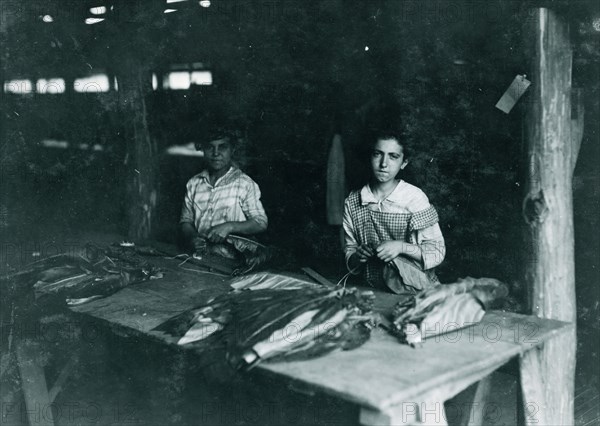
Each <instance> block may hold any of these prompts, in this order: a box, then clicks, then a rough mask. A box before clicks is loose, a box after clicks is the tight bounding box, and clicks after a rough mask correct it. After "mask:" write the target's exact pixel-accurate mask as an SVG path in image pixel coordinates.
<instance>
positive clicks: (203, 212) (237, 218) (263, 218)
mask: <svg viewBox="0 0 600 426" xmlns="http://www.w3.org/2000/svg"><path fill="white" fill-rule="evenodd" d="M249 219H253V220H255V221H256V222H258V223H259V224H261V225H264V227H265V228H266V226H267V215H266V213H265V209H264V208H263V205H262V203H261V202H260V189H259V187H258V185H257V184H256V182H254V181H253V180H252V179H251V178H250V177H249V176H248V175H246V174H245V173H243V172H242V171H241V170H240V169H238V168H237V167H235V166H232V167H231V168H230V169H229V170H228V171H227V173H226V174H225V175H224V176H222V177H220V178H219V179H218V180H217V181H216V182H215V184H214V186H213V185H211V184H210V179H209V174H208V170H203V171H202V172H201V173H199V174H197V175H196V176H194V177H192V178H191V179H190V180H189V181H188V183H187V185H186V193H185V199H184V202H183V208H182V210H181V219H180V220H179V223H185V222H188V223H192V224H193V225H194V227H195V228H196V230H197V231H198V233H199V234H200V235H202V236H206V234H207V232H208V230H209V229H210V228H212V227H213V226H216V225H220V224H222V223H225V222H244V221H246V220H249Z"/></svg>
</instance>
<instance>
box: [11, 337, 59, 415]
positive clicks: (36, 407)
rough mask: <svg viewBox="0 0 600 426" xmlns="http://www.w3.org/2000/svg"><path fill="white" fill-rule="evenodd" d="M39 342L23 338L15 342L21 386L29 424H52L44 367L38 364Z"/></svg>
mask: <svg viewBox="0 0 600 426" xmlns="http://www.w3.org/2000/svg"><path fill="white" fill-rule="evenodd" d="M39 353H40V349H39V344H38V343H36V342H33V341H31V340H27V339H26V340H23V341H20V342H19V343H18V344H17V348H16V356H17V363H18V365H19V373H20V375H21V387H22V388H23V396H24V399H25V407H26V409H27V419H28V420H29V424H30V425H36V426H38V425H42V426H53V425H54V416H53V414H52V404H51V401H50V396H49V395H48V387H47V386H46V376H45V374H44V369H43V368H42V367H41V366H40V364H39Z"/></svg>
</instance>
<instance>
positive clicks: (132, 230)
mask: <svg viewBox="0 0 600 426" xmlns="http://www.w3.org/2000/svg"><path fill="white" fill-rule="evenodd" d="M150 76H151V74H150V72H149V71H148V70H147V69H146V68H145V66H144V64H142V63H140V61H135V60H131V61H127V63H126V66H122V67H121V72H120V73H119V77H118V81H119V96H120V97H121V109H122V111H123V113H124V121H125V123H126V133H127V135H126V137H127V139H128V146H127V159H128V161H127V163H128V178H129V184H128V193H129V196H128V203H129V209H128V216H129V231H128V234H129V238H131V239H133V240H143V239H148V238H150V236H151V234H152V223H153V220H154V217H155V212H156V205H157V199H158V177H157V173H158V160H157V151H158V148H157V144H156V140H155V139H154V138H153V137H152V135H151V134H150V129H149V126H148V108H147V105H146V95H147V94H148V93H150V92H151V90H152V80H151V77H150Z"/></svg>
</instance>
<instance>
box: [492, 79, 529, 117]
mask: <svg viewBox="0 0 600 426" xmlns="http://www.w3.org/2000/svg"><path fill="white" fill-rule="evenodd" d="M530 84H531V81H529V80H527V79H526V78H525V76H524V75H517V76H516V77H515V79H514V80H513V82H512V83H511V85H510V87H509V88H508V89H506V92H504V94H503V95H502V97H501V98H500V100H499V101H498V103H497V104H496V108H498V109H499V110H500V111H502V112H504V113H506V114H508V113H509V112H510V110H511V109H513V107H514V106H515V104H516V103H517V101H518V100H519V98H520V97H521V96H523V93H525V90H527V88H528V87H529V85H530Z"/></svg>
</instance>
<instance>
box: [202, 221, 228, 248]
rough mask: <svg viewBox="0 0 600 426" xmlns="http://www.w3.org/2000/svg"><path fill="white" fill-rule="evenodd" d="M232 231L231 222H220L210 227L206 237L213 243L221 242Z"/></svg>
mask: <svg viewBox="0 0 600 426" xmlns="http://www.w3.org/2000/svg"><path fill="white" fill-rule="evenodd" d="M232 231H233V228H232V226H231V223H229V222H226V223H222V224H220V225H217V226H213V227H212V228H210V230H209V231H208V235H207V238H208V240H209V241H212V242H213V243H222V242H223V241H225V239H226V238H227V237H228V236H229V234H231V232H232Z"/></svg>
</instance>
